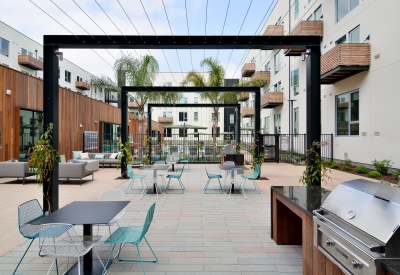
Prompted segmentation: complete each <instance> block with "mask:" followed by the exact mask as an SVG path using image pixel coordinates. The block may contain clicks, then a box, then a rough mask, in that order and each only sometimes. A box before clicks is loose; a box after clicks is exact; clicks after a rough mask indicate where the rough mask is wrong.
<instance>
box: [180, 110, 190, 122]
mask: <svg viewBox="0 0 400 275" xmlns="http://www.w3.org/2000/svg"><path fill="white" fill-rule="evenodd" d="M181 117H182V118H181ZM179 121H188V115H187V112H179Z"/></svg>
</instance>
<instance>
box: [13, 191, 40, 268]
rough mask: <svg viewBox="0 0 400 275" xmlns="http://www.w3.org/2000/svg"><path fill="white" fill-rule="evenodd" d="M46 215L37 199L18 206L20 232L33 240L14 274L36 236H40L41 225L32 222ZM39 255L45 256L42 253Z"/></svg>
mask: <svg viewBox="0 0 400 275" xmlns="http://www.w3.org/2000/svg"><path fill="white" fill-rule="evenodd" d="M41 217H44V211H43V208H42V207H41V206H40V204H39V201H38V200H37V199H33V200H29V201H26V202H24V203H22V204H20V205H19V206H18V228H19V233H21V235H22V236H23V237H24V238H27V239H30V240H31V242H30V243H29V245H28V247H27V248H26V250H25V252H24V255H22V258H21V260H20V261H19V263H18V265H17V267H16V268H15V270H14V272H13V275H14V274H15V272H16V271H17V269H18V267H19V265H20V264H21V262H22V260H23V259H24V257H25V255H26V252H28V250H29V248H30V247H31V245H32V243H33V241H34V240H35V239H36V238H39V231H40V225H32V224H31V223H32V222H34V221H36V220H37V219H39V218H41ZM40 251H41V250H39V256H41V257H42V256H44V255H41V254H40Z"/></svg>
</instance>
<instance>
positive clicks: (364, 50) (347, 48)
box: [321, 44, 371, 75]
mask: <svg viewBox="0 0 400 275" xmlns="http://www.w3.org/2000/svg"><path fill="white" fill-rule="evenodd" d="M370 64H371V45H370V44H339V45H337V46H335V47H334V48H332V49H330V50H329V51H327V52H326V53H324V54H323V55H322V56H321V75H323V74H325V73H327V72H329V71H331V70H333V69H335V68H337V67H339V66H368V65H370Z"/></svg>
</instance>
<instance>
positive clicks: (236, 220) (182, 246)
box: [0, 163, 359, 275]
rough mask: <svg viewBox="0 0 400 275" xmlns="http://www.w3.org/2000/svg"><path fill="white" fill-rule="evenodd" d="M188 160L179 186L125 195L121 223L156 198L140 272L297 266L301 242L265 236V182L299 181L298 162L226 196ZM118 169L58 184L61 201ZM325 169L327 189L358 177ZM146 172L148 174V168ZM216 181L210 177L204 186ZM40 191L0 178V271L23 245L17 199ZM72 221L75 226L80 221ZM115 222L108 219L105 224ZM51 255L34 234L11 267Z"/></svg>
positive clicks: (275, 270)
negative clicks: (254, 187)
mask: <svg viewBox="0 0 400 275" xmlns="http://www.w3.org/2000/svg"><path fill="white" fill-rule="evenodd" d="M190 167H191V170H190V171H186V170H185V171H184V172H183V175H182V181H183V183H184V185H185V187H186V190H185V193H184V194H163V195H162V197H161V198H160V199H159V200H157V198H156V196H155V195H146V196H144V197H143V199H142V200H140V195H138V194H125V195H124V196H125V199H126V200H130V201H131V203H130V204H129V205H128V206H127V208H126V212H125V215H124V216H123V217H122V219H121V220H120V222H119V224H120V225H121V226H124V225H136V224H141V223H143V221H144V218H145V214H146V212H147V209H148V207H149V206H150V205H151V204H152V203H153V202H156V209H155V215H154V220H153V223H152V226H151V228H150V230H149V233H148V235H147V238H148V240H149V242H150V244H151V246H152V248H153V250H154V251H155V253H156V255H157V257H158V258H159V262H158V263H145V269H146V273H147V274H149V275H151V274H157V275H161V274H193V275H194V274H301V272H302V255H301V246H278V245H276V244H275V243H274V241H273V240H272V239H271V238H270V233H271V230H270V198H269V187H270V186H271V185H299V183H298V178H299V176H300V175H301V173H302V171H303V170H304V167H302V166H294V165H290V164H277V163H264V164H263V166H262V176H266V177H268V178H269V180H264V181H259V186H260V188H261V189H262V190H263V193H262V194H247V200H246V199H245V198H244V197H243V195H240V194H236V195H231V198H230V200H228V199H227V197H226V195H225V194H204V193H203V188H204V185H205V183H206V181H207V177H206V174H205V170H204V165H195V164H193V165H190ZM207 167H208V169H209V172H210V173H220V172H219V169H218V167H217V165H216V164H213V165H207ZM119 173H120V172H119V171H117V170H116V169H109V168H105V169H100V170H99V171H97V172H95V180H94V181H88V182H86V183H84V184H83V185H82V186H80V185H79V183H77V184H62V185H60V207H62V206H64V205H65V204H67V203H69V202H71V201H74V200H95V199H96V198H97V197H98V195H99V194H100V192H101V190H102V189H110V188H120V189H122V190H125V189H126V187H127V183H128V182H127V181H125V180H115V178H116V177H117V176H118V174H119ZM331 177H332V182H330V183H329V185H323V187H325V188H328V189H333V188H334V187H335V186H336V185H337V184H339V183H340V182H343V181H346V180H351V179H354V178H359V177H357V176H355V175H352V174H348V173H344V172H340V171H333V172H332V175H331ZM147 178H149V179H148V181H150V180H151V179H150V178H151V176H147ZM6 181H7V179H2V182H6ZM216 184H217V183H216V182H215V180H213V181H212V183H211V184H210V188H213V187H216ZM171 187H172V188H173V187H178V184H177V183H175V184H174V186H172V184H171ZM249 187H250V185H249ZM40 191H41V190H40V189H39V188H38V187H37V184H26V185H21V184H0V209H1V210H0V216H1V224H0V243H1V244H2V245H1V247H0V255H2V256H1V257H0V275H3V274H7V275H8V274H11V273H12V271H13V270H14V268H15V266H16V264H17V263H18V261H19V260H20V258H21V256H22V254H23V251H24V250H25V249H26V247H27V245H28V242H26V240H25V239H24V238H23V237H22V236H20V234H19V232H18V225H17V207H18V204H20V203H22V202H24V201H26V200H28V199H32V198H38V199H39V201H40V202H41V197H40V196H41V192H40ZM76 227H77V232H78V233H81V232H82V229H81V227H79V226H76ZM116 228H117V226H113V227H112V230H115V229H116ZM94 231H95V230H94ZM100 234H101V235H102V236H103V240H105V239H106V238H107V237H108V228H107V227H102V228H100ZM109 249H110V246H107V245H104V244H103V243H102V242H100V243H99V245H98V246H96V250H97V251H98V252H99V254H100V256H101V257H102V258H107V257H108V252H109ZM141 249H142V251H144V253H143V254H145V257H146V256H148V257H150V253H149V249H148V247H147V245H145V242H142V243H141ZM135 251H136V248H135V247H134V246H132V245H126V246H125V247H124V249H123V253H122V254H121V256H122V257H124V256H125V257H130V256H133V255H134V254H133V253H134V252H135ZM135 254H136V253H135ZM70 261H71V262H75V261H76V260H72V259H70ZM51 262H52V259H50V258H46V257H44V258H41V257H38V242H37V241H35V242H34V243H33V244H32V247H31V249H30V250H29V252H28V253H27V255H26V257H25V259H24V261H23V263H22V264H21V266H20V267H19V269H18V271H17V274H25V275H38V274H46V272H47V270H48V268H49V267H50V264H51ZM60 262H61V263H62V264H61V265H60V270H66V259H61V260H60V261H59V263H60ZM53 269H54V267H53ZM53 274H55V273H53ZM107 274H111V275H112V274H116V275H117V274H118V275H126V274H143V273H142V270H141V266H140V264H139V263H127V262H119V261H114V262H113V264H112V265H111V266H110V268H109V269H108V272H107Z"/></svg>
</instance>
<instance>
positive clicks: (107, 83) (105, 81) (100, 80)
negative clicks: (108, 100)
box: [90, 75, 121, 97]
mask: <svg viewBox="0 0 400 275" xmlns="http://www.w3.org/2000/svg"><path fill="white" fill-rule="evenodd" d="M90 87H91V92H94V93H98V92H104V93H105V96H106V97H110V96H111V95H119V93H120V91H121V90H120V88H119V87H118V86H117V84H115V83H114V81H112V80H111V79H110V78H109V77H108V76H105V75H101V76H99V77H98V76H93V77H92V79H91V80H90Z"/></svg>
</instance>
